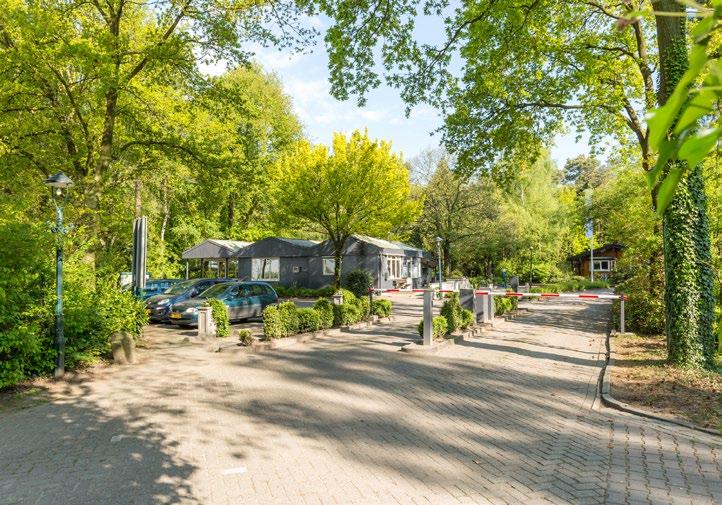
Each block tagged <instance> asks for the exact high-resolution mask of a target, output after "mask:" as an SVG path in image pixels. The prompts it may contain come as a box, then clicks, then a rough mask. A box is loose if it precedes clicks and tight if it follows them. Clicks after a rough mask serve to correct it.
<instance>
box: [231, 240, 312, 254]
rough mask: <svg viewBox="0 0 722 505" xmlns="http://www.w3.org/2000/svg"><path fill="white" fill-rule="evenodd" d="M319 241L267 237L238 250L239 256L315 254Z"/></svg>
mask: <svg viewBox="0 0 722 505" xmlns="http://www.w3.org/2000/svg"><path fill="white" fill-rule="evenodd" d="M317 245H318V242H316V241H314V240H303V239H297V238H283V237H266V238H264V239H261V240H259V241H257V242H254V243H253V244H250V245H248V246H247V247H244V248H242V249H239V250H238V251H236V252H235V253H234V254H233V256H235V257H237V258H271V257H303V256H312V255H314V254H315V253H314V250H313V249H312V248H313V247H316V246H317Z"/></svg>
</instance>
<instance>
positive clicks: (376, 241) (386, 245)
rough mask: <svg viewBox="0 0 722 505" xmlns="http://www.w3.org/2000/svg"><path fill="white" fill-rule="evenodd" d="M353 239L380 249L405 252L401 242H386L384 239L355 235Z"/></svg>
mask: <svg viewBox="0 0 722 505" xmlns="http://www.w3.org/2000/svg"><path fill="white" fill-rule="evenodd" d="M353 238H355V239H356V240H360V241H362V242H366V243H367V244H371V245H375V246H376V247H378V248H379V249H386V250H404V247H401V245H400V243H399V242H391V241H390V240H384V239H382V238H376V237H369V236H368V235H353Z"/></svg>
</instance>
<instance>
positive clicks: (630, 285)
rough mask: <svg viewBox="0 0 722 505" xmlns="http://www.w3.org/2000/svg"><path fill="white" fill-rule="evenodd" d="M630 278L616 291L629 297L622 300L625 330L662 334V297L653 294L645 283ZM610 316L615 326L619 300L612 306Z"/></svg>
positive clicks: (641, 333)
mask: <svg viewBox="0 0 722 505" xmlns="http://www.w3.org/2000/svg"><path fill="white" fill-rule="evenodd" d="M640 284H641V283H640V282H638V279H637V278H632V279H630V280H628V281H626V282H624V283H622V284H619V285H618V286H617V289H616V292H617V293H624V294H625V295H627V296H628V297H629V298H628V299H627V300H626V301H625V302H624V320H625V329H626V331H631V332H634V333H637V334H639V335H664V332H665V324H664V298H663V296H662V294H661V293H660V294H658V295H654V294H651V293H650V292H649V290H648V289H647V287H646V286H645V285H643V284H642V285H640ZM612 318H613V321H614V323H613V324H614V325H615V327H617V325H618V324H619V323H618V321H619V300H615V301H614V305H613V306H612Z"/></svg>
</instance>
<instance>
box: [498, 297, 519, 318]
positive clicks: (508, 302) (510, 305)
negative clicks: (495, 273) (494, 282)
mask: <svg viewBox="0 0 722 505" xmlns="http://www.w3.org/2000/svg"><path fill="white" fill-rule="evenodd" d="M514 302H516V303H514ZM518 305H519V300H517V299H516V297H509V296H495V297H494V315H495V316H503V315H504V314H506V313H507V312H509V311H511V310H514V309H515V308H516V307H517V306H518Z"/></svg>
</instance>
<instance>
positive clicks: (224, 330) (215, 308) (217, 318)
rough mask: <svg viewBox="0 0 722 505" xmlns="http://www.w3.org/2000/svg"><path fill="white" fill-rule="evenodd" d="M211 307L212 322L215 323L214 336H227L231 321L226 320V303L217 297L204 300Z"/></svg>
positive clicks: (229, 332) (229, 331)
mask: <svg viewBox="0 0 722 505" xmlns="http://www.w3.org/2000/svg"><path fill="white" fill-rule="evenodd" d="M206 303H207V304H208V305H210V307H211V316H212V317H213V322H214V323H216V336H217V337H221V338H222V337H227V336H228V335H230V334H231V322H230V321H229V320H228V310H226V304H224V303H223V302H222V301H220V300H219V299H217V298H210V299H208V300H207V301H206Z"/></svg>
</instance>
